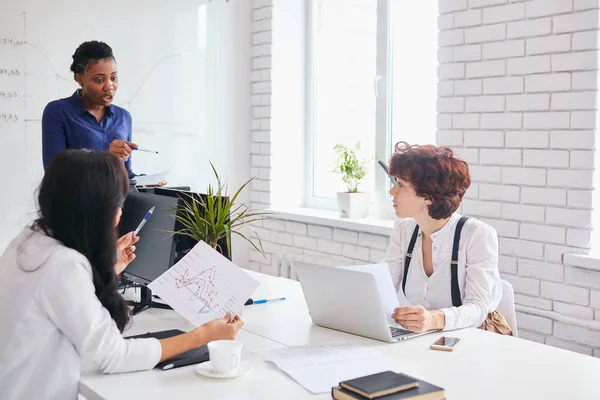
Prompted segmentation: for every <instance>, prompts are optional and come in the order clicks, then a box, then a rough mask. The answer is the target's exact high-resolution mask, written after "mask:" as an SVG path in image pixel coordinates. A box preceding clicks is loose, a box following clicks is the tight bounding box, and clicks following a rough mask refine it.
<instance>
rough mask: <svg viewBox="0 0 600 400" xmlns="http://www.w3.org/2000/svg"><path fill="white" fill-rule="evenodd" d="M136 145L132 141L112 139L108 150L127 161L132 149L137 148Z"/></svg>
mask: <svg viewBox="0 0 600 400" xmlns="http://www.w3.org/2000/svg"><path fill="white" fill-rule="evenodd" d="M137 148H138V145H137V144H135V143H133V142H127V141H125V140H118V139H116V140H113V141H112V142H111V144H110V146H109V147H108V152H109V153H112V154H114V155H115V156H117V157H119V158H120V159H121V160H124V161H127V160H128V159H129V156H130V155H131V153H132V152H133V149H137Z"/></svg>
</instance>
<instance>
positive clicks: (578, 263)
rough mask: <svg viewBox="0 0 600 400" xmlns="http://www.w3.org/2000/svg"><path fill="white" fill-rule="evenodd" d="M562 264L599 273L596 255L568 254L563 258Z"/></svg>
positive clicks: (599, 267)
mask: <svg viewBox="0 0 600 400" xmlns="http://www.w3.org/2000/svg"><path fill="white" fill-rule="evenodd" d="M563 263H564V264H566V265H569V266H572V267H578V268H584V269H591V270H594V271H600V257H599V256H598V255H587V254H575V253H569V254H565V255H564V256H563Z"/></svg>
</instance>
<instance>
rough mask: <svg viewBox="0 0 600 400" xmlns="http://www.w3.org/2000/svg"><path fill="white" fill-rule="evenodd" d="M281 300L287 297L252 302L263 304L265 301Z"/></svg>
mask: <svg viewBox="0 0 600 400" xmlns="http://www.w3.org/2000/svg"><path fill="white" fill-rule="evenodd" d="M279 300H285V297H280V298H278V299H260V300H254V301H253V302H252V304H263V303H267V302H269V301H279Z"/></svg>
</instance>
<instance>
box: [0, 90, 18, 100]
mask: <svg viewBox="0 0 600 400" xmlns="http://www.w3.org/2000/svg"><path fill="white" fill-rule="evenodd" d="M17 97H19V94H18V93H17V92H4V91H2V90H0V99H15V98H17Z"/></svg>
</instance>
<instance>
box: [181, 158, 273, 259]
mask: <svg viewBox="0 0 600 400" xmlns="http://www.w3.org/2000/svg"><path fill="white" fill-rule="evenodd" d="M210 166H211V168H212V170H213V173H214V175H215V178H216V180H217V185H216V187H215V186H213V185H212V184H210V183H209V184H208V187H207V189H206V194H205V195H201V196H192V195H190V196H187V198H184V199H183V212H177V213H176V215H175V218H176V220H177V221H179V223H180V224H181V226H182V227H183V228H181V229H179V230H178V231H176V232H174V233H175V234H179V235H185V236H188V237H191V238H192V239H194V240H196V241H200V240H202V241H204V242H205V243H206V244H208V245H209V246H211V247H213V248H215V249H216V250H217V251H219V252H220V253H221V254H223V249H222V248H221V246H219V244H218V242H219V241H220V240H222V239H223V238H225V240H226V243H227V250H228V254H223V255H224V256H226V257H227V258H229V259H231V243H230V238H231V235H237V236H239V237H241V238H243V239H244V240H246V241H247V242H248V243H250V245H251V246H252V247H253V248H254V249H256V250H257V251H258V252H260V253H261V254H262V255H263V257H264V255H265V252H264V249H263V245H262V241H261V240H260V237H259V235H258V233H257V232H256V231H255V230H254V229H253V228H252V225H251V223H252V222H255V221H260V220H263V219H265V217H266V216H267V215H270V214H271V213H269V212H256V211H252V210H250V208H249V207H248V206H247V205H246V204H244V203H236V200H237V198H238V196H239V194H240V193H241V192H242V191H243V190H244V188H246V186H248V184H249V183H250V182H252V180H253V179H254V177H252V178H250V179H249V180H247V181H246V182H245V183H244V184H243V185H242V186H240V188H239V189H238V190H237V191H236V192H235V194H234V195H233V196H232V197H231V198H229V197H228V195H227V184H226V183H223V182H222V181H221V178H220V177H219V174H218V173H217V170H216V169H215V167H214V165H213V164H212V162H211V163H210ZM243 227H248V229H250V231H252V232H253V233H254V236H255V237H256V241H255V240H253V239H254V238H253V237H248V236H247V235H245V234H244V233H243V232H242V231H241V230H242V228H243Z"/></svg>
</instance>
